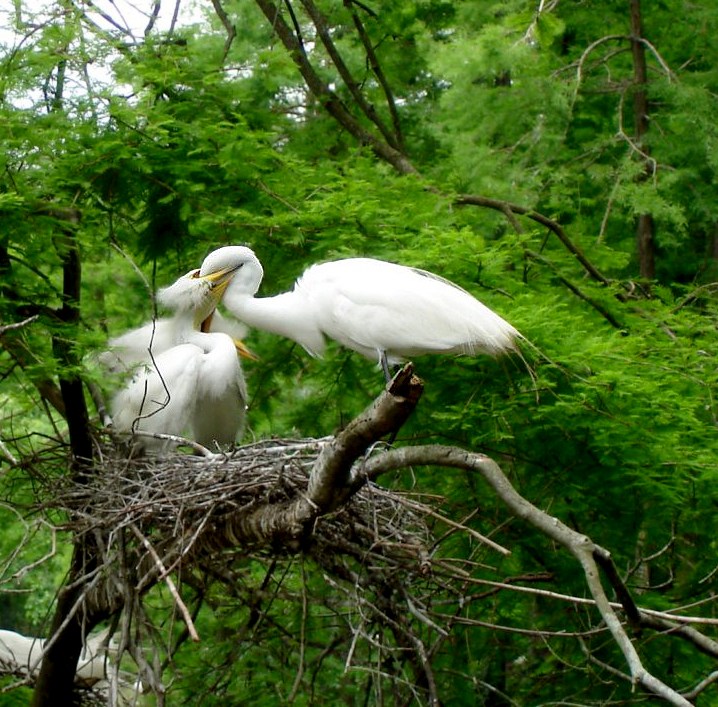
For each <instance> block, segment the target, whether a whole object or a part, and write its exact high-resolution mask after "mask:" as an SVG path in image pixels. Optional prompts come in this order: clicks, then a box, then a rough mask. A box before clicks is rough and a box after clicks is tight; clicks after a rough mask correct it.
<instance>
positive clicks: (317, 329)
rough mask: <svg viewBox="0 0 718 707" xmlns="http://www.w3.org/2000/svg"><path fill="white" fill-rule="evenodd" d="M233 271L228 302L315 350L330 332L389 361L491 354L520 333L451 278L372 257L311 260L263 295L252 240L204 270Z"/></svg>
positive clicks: (244, 316) (209, 261) (217, 255)
mask: <svg viewBox="0 0 718 707" xmlns="http://www.w3.org/2000/svg"><path fill="white" fill-rule="evenodd" d="M228 273H234V277H232V279H231V281H230V283H229V285H228V286H227V289H226V290H225V292H224V295H223V298H222V302H223V303H224V305H225V306H226V308H227V310H228V311H229V313H230V314H232V315H233V316H234V317H236V318H237V319H239V320H240V321H241V322H243V323H245V324H247V325H249V326H252V327H256V328H258V329H264V330H266V331H269V332H273V333H275V334H280V335H282V336H286V337H288V338H290V339H293V340H294V341H296V342H298V343H299V344H301V345H302V346H303V347H304V348H305V349H306V350H307V351H308V352H309V353H310V354H311V355H312V356H321V355H322V354H323V353H324V350H325V347H326V340H325V337H329V338H331V339H334V340H336V341H338V342H339V343H340V344H342V345H343V346H346V347H347V348H349V349H353V350H354V351H358V352H359V353H360V354H363V355H364V356H366V357H367V358H370V359H377V360H378V361H379V362H380V363H381V365H382V367H383V369H384V374H385V376H386V377H387V380H388V379H389V366H388V364H395V363H399V362H401V361H402V360H404V359H406V358H409V357H413V356H419V355H422V354H429V353H466V354H474V353H486V354H489V355H498V354H500V353H504V352H507V351H512V350H515V349H516V342H517V340H519V339H520V338H521V334H519V332H518V331H517V330H516V329H515V328H514V327H513V326H511V324H509V323H508V322H507V321H505V320H504V319H502V318H501V317H500V316H499V315H498V314H496V313H495V312H493V311H492V310H491V309H489V308H488V307H487V306H486V305H484V304H482V303H481V302H479V300H477V299H476V298H475V297H473V296H472V295H470V294H469V293H468V292H466V291H465V290H463V289H461V288H460V287H458V286H457V285H455V284H454V283H452V282H449V281H448V280H445V279H444V278H441V277H439V276H438V275H434V274H432V273H429V272H426V271H424V270H418V269H416V268H411V267H406V266H404V265H396V264H395V263H389V262H386V261H383V260H376V259H373V258H346V259H343V260H335V261H332V262H327V263H320V264H317V265H312V266H311V267H309V268H308V269H307V270H305V272H304V274H303V275H302V276H301V277H300V278H299V279H298V280H297V281H296V283H295V284H294V289H293V290H291V291H290V292H285V293H283V294H280V295H276V296H274V297H263V298H256V297H255V296H254V295H255V294H256V292H257V290H258V289H259V285H260V283H261V282H262V277H263V275H264V271H263V269H262V265H261V263H260V262H259V260H258V258H257V256H256V255H255V254H254V252H253V251H252V250H251V249H250V248H247V247H245V246H225V247H223V248H219V249H217V250H215V251H213V252H212V253H210V254H209V255H208V256H207V257H206V258H205V260H204V262H203V263H202V267H201V268H200V275H201V276H208V275H211V274H218V275H226V274H228Z"/></svg>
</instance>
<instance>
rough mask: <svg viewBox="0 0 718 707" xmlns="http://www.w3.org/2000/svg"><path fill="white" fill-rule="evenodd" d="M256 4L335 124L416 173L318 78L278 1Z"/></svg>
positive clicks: (399, 166) (403, 169) (404, 171)
mask: <svg viewBox="0 0 718 707" xmlns="http://www.w3.org/2000/svg"><path fill="white" fill-rule="evenodd" d="M257 5H258V6H259V9H260V10H261V11H262V13H264V16H265V17H266V18H267V20H268V21H269V23H270V25H271V26H272V28H273V29H274V31H275V33H276V34H277V37H279V39H280V41H281V42H282V44H284V47H285V48H286V49H287V51H288V52H289V55H290V56H291V58H292V60H293V61H294V63H295V64H296V65H297V68H298V69H299V72H300V73H301V75H302V77H303V78H304V81H305V82H306V84H307V86H308V87H309V90H310V91H311V92H312V93H313V94H314V96H315V97H316V99H317V100H318V101H320V102H321V104H322V105H323V106H324V108H325V109H326V110H327V112H328V113H329V114H330V115H331V116H332V117H333V118H334V119H335V120H336V121H337V122H338V123H339V125H341V126H342V127H343V128H344V129H345V130H346V131H347V132H348V133H349V134H350V135H352V136H353V137H354V138H355V139H356V140H358V141H359V143H360V144H362V145H367V146H369V147H370V148H371V149H372V150H373V151H374V153H375V154H376V155H377V156H378V157H379V158H380V159H382V160H384V161H385V162H388V163H389V164H390V165H392V166H393V167H394V168H395V169H396V170H397V171H398V172H399V173H400V174H416V168H415V167H414V165H413V164H412V163H411V162H410V160H409V159H408V158H407V157H406V155H404V154H403V153H402V152H400V151H399V150H396V149H395V148H393V147H392V146H391V145H389V144H388V143H387V142H385V141H384V140H382V139H380V138H378V137H377V136H376V135H374V134H373V133H371V132H370V131H369V130H367V129H365V128H364V127H363V126H362V125H361V123H360V122H359V121H358V120H357V119H356V118H355V117H354V116H353V115H352V113H351V111H350V110H349V108H347V106H346V105H345V104H344V103H343V102H342V100H341V99H340V98H339V96H337V94H336V93H335V92H334V91H332V90H331V89H330V88H329V86H328V84H327V83H326V82H325V81H323V80H322V79H321V77H320V76H319V73H318V72H317V70H316V69H315V68H314V66H313V65H312V63H311V62H310V61H309V57H308V56H307V53H306V51H304V47H303V44H302V43H301V40H300V38H299V36H298V35H297V33H296V32H295V31H293V30H292V29H291V27H290V26H289V25H288V24H287V22H286V21H285V20H284V18H283V17H282V13H281V10H280V7H279V5H277V4H275V3H274V2H272V0H257Z"/></svg>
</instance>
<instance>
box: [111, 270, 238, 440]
mask: <svg viewBox="0 0 718 707" xmlns="http://www.w3.org/2000/svg"><path fill="white" fill-rule="evenodd" d="M231 278H232V273H231V272H229V273H214V274H211V275H209V276H207V277H200V276H199V273H198V271H196V270H194V271H192V272H190V273H188V274H187V275H184V276H183V277H181V278H179V279H178V280H177V281H176V282H175V283H174V284H173V285H171V286H170V287H168V288H165V289H164V290H162V291H161V292H160V294H159V300H160V302H161V303H162V304H163V305H164V306H165V307H167V308H168V309H171V310H174V316H173V317H172V318H171V319H169V320H166V323H165V324H164V325H163V329H162V335H161V336H162V341H161V342H160V343H161V344H162V345H163V346H165V347H166V348H165V349H164V350H163V351H162V352H161V353H158V354H157V355H154V353H153V355H152V356H150V355H149V354H148V353H147V351H145V353H144V358H142V359H140V360H142V361H143V363H142V364H141V366H140V368H139V369H138V370H137V371H136V373H135V375H134V376H133V378H132V380H131V381H130V382H129V384H128V385H127V386H126V387H125V388H123V389H122V390H120V391H119V392H118V393H117V395H115V397H114V399H113V401H112V417H113V423H114V427H115V429H116V430H118V431H120V432H131V431H143V432H148V433H163V434H170V435H180V436H185V437H188V438H189V439H193V440H195V441H196V442H199V443H200V444H202V445H204V446H205V447H208V448H213V447H215V446H216V445H220V446H228V445H231V444H232V443H234V441H235V440H236V438H237V436H238V434H239V433H240V431H241V429H242V427H243V424H244V419H245V410H246V400H247V390H246V385H245V382H244V377H243V375H242V370H241V367H240V363H239V359H238V356H237V354H238V349H237V347H236V345H235V341H234V340H233V339H232V337H230V336H228V335H227V334H224V333H206V332H203V331H201V330H200V329H201V326H202V322H203V321H204V320H206V319H207V317H208V316H209V315H210V314H211V313H212V312H213V310H214V308H215V307H216V305H217V301H218V300H219V298H220V297H221V295H222V293H223V291H224V289H225V288H226V286H227V284H228V283H229V281H230V280H231ZM147 326H148V325H145V327H143V328H142V329H144V330H145V333H146V328H147ZM137 331H139V330H135V332H133V333H136V332H137ZM148 358H149V359H150V360H149V362H148V361H147V360H146V359H148ZM171 446H172V442H169V441H165V440H160V439H152V438H148V437H145V436H142V437H139V438H138V439H137V441H136V443H135V446H134V448H133V449H134V451H135V452H138V451H139V452H145V451H146V452H155V453H162V452H165V451H167V450H168V449H169V448H170V447H171Z"/></svg>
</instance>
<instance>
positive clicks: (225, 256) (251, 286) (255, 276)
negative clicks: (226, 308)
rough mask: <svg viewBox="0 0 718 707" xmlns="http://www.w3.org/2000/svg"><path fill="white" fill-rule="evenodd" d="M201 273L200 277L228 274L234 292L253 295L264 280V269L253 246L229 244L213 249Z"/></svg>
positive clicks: (224, 275)
mask: <svg viewBox="0 0 718 707" xmlns="http://www.w3.org/2000/svg"><path fill="white" fill-rule="evenodd" d="M199 274H200V277H210V276H211V275H215V276H217V277H227V276H228V277H229V279H230V280H231V285H232V286H231V288H230V289H231V291H232V294H245V295H249V296H253V295H254V294H255V293H256V292H257V290H258V289H259V285H260V284H261V282H262V277H263V276H264V270H263V269H262V264H261V263H260V262H259V260H258V258H257V256H256V255H255V254H254V252H253V251H252V249H251V248H247V247H246V246H242V245H228V246H224V247H223V248H217V250H213V251H212V252H211V253H210V254H209V255H208V256H207V257H206V258H205V259H204V262H203V263H202V267H201V268H200V271H199ZM225 288H226V285H225Z"/></svg>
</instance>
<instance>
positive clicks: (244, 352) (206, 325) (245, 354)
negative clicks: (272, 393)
mask: <svg viewBox="0 0 718 707" xmlns="http://www.w3.org/2000/svg"><path fill="white" fill-rule="evenodd" d="M212 317H214V310H212V312H211V313H210V315H209V316H208V317H207V318H206V319H205V320H204V321H203V322H202V323H201V324H200V326H199V330H200V331H201V332H203V333H205V334H206V333H207V332H208V331H209V330H210V327H211V326H212ZM233 341H234V348H235V349H237V354H238V355H239V356H241V357H242V358H248V359H250V361H259V356H257V354H255V353H254V352H253V351H251V350H250V349H249V348H247V345H246V344H245V343H244V341H242V340H241V339H233Z"/></svg>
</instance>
